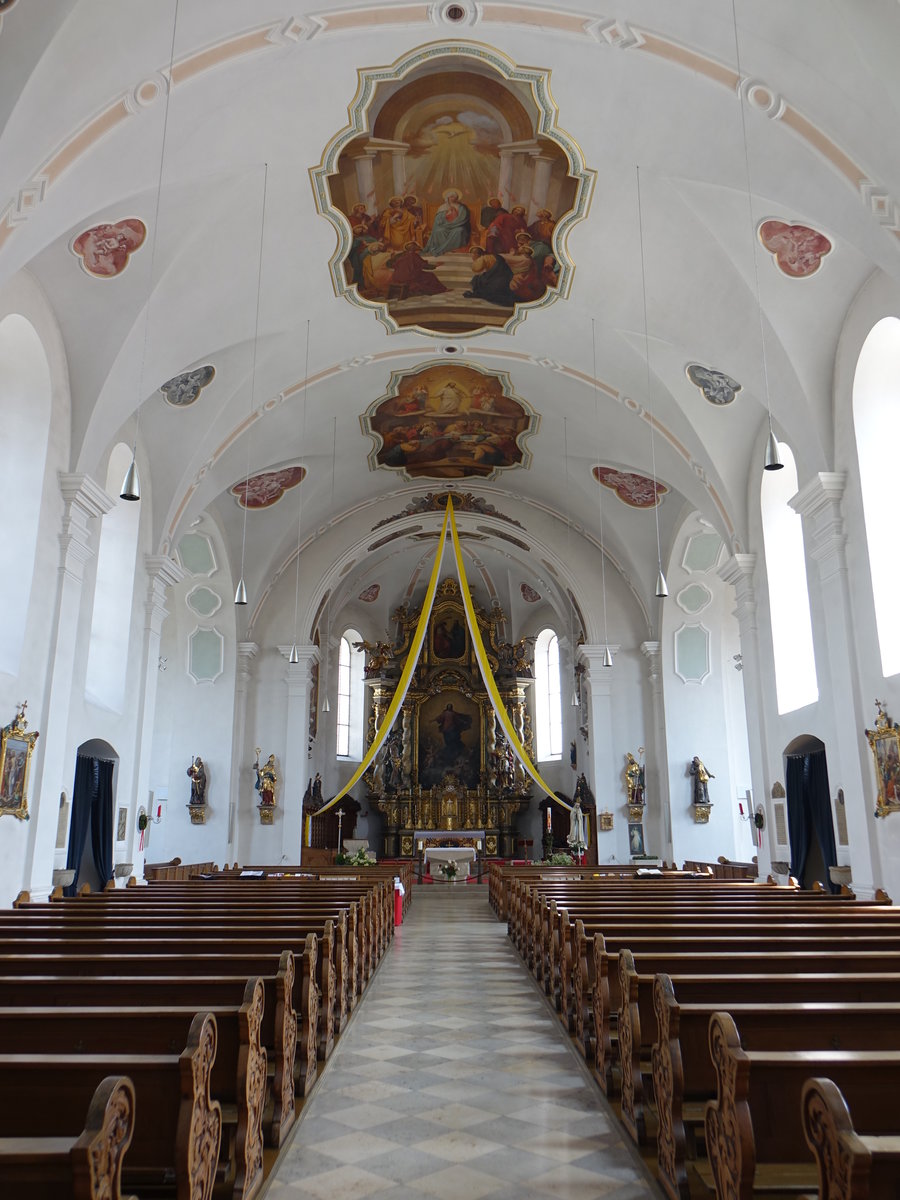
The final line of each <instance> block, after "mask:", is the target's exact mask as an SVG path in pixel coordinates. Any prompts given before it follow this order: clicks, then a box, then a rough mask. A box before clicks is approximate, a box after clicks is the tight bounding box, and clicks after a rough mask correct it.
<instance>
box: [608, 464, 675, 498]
mask: <svg viewBox="0 0 900 1200" xmlns="http://www.w3.org/2000/svg"><path fill="white" fill-rule="evenodd" d="M592 474H593V476H594V478H595V479H596V480H597V482H598V483H602V484H603V486H604V487H608V488H609V489H610V490H611V491H613V492H615V493H616V495H617V496H618V497H619V499H620V500H621V501H622V503H623V504H627V505H628V506H629V508H656V506H657V505H658V504H659V503H660V501H661V500H662V498H663V496H664V495H665V494H666V492H667V491H668V490H669V489H668V488H667V487H666V485H665V484H664V483H660V482H659V480H657V481H656V483H654V482H653V480H652V479H650V478H648V476H646V475H637V474H635V473H634V472H633V471H620V470H619V468H618V467H604V466H599V467H594V470H593V472H592Z"/></svg>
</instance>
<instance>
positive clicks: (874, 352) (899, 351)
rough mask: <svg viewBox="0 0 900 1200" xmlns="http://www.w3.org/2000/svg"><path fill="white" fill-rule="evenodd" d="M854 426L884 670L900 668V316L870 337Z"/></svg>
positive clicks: (859, 368)
mask: <svg viewBox="0 0 900 1200" xmlns="http://www.w3.org/2000/svg"><path fill="white" fill-rule="evenodd" d="M853 426H854V430H855V432H856V453H857V456H858V458H859V482H860V487H861V489H862V499H863V515H864V517H865V522H866V543H867V545H868V550H869V568H870V570H871V573H872V592H873V595H874V599H875V624H876V626H877V629H878V645H879V647H880V649H881V669H882V671H883V672H884V673H885V675H896V674H897V673H898V672H900V626H898V622H897V611H896V610H897V588H898V585H900V561H898V555H897V551H896V547H895V546H894V542H895V541H896V532H895V530H894V519H893V515H894V508H895V507H896V492H895V490H894V485H895V484H896V482H897V480H896V475H895V471H896V470H897V459H896V451H897V445H898V443H900V320H898V319H897V318H896V317H885V318H884V320H882V321H879V322H878V324H877V325H875V327H874V328H873V329H872V330H871V332H870V333H869V336H868V337H867V338H866V340H865V342H864V344H863V348H862V350H861V351H860V354H859V360H858V362H857V364H856V374H855V375H854V377H853Z"/></svg>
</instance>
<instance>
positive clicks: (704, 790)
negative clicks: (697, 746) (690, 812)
mask: <svg viewBox="0 0 900 1200" xmlns="http://www.w3.org/2000/svg"><path fill="white" fill-rule="evenodd" d="M690 774H691V776H692V777H693V780H694V795H693V799H692V801H691V803H692V804H706V805H708V804H709V803H710V799H709V781H710V780H711V779H715V775H711V774H710V772H709V771H707V769H706V767H705V766H704V765H703V763H702V762H701V760H700V759H699V758H698V757H697V755H696V754H695V755H694V757H693V758H692V759H691V766H690Z"/></svg>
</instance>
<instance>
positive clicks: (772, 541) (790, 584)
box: [760, 442, 819, 713]
mask: <svg viewBox="0 0 900 1200" xmlns="http://www.w3.org/2000/svg"><path fill="white" fill-rule="evenodd" d="M778 450H779V452H780V454H781V460H782V462H783V463H784V469H783V470H781V471H764V472H763V480H762V491H761V497H760V499H761V504H762V524H763V545H764V546H765V551H766V576H767V578H768V583H769V612H770V616H771V621H772V649H773V650H774V653H775V695H776V699H777V703H778V711H779V713H788V712H794V710H795V709H798V708H803V707H805V706H806V705H807V704H814V703H815V702H816V700H818V698H819V684H818V680H817V679H816V657H815V652H814V650H813V635H812V620H811V618H810V615H809V587H808V585H807V581H806V554H805V551H804V547H803V525H802V520H801V517H800V514H799V513H797V512H795V511H794V510H793V509H792V508H791V506H790V504H789V503H788V502H789V501H790V499H791V498H792V497H793V496H795V495H796V494H797V466H796V464H795V462H794V455H793V453H792V451H791V448H790V446H787V445H785V443H784V442H779V443H778Z"/></svg>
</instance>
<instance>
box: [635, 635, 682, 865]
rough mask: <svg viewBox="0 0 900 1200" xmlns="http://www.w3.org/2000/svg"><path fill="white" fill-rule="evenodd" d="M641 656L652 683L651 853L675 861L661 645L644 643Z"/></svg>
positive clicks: (649, 747)
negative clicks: (644, 659) (645, 661)
mask: <svg viewBox="0 0 900 1200" xmlns="http://www.w3.org/2000/svg"><path fill="white" fill-rule="evenodd" d="M641 654H643V656H644V658H646V660H647V679H648V680H649V683H650V706H651V712H652V717H651V719H652V722H653V725H652V728H651V730H650V737H649V738H648V739H647V742H648V745H647V747H646V759H645V774H646V780H645V796H646V799H647V807H646V814H647V815H646V817H645V818H644V823H645V825H647V826H648V828H649V833H650V836H649V837H648V838H647V852H648V853H650V852H651V851H652V852H653V853H656V854H659V856H660V858H662V859H665V861H666V862H668V861H670V860H674V858H675V850H674V847H673V844H672V809H671V796H670V793H669V766H668V764H669V745H668V739H667V737H666V708H665V703H664V700H663V683H662V656H661V654H660V644H659V642H641Z"/></svg>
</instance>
